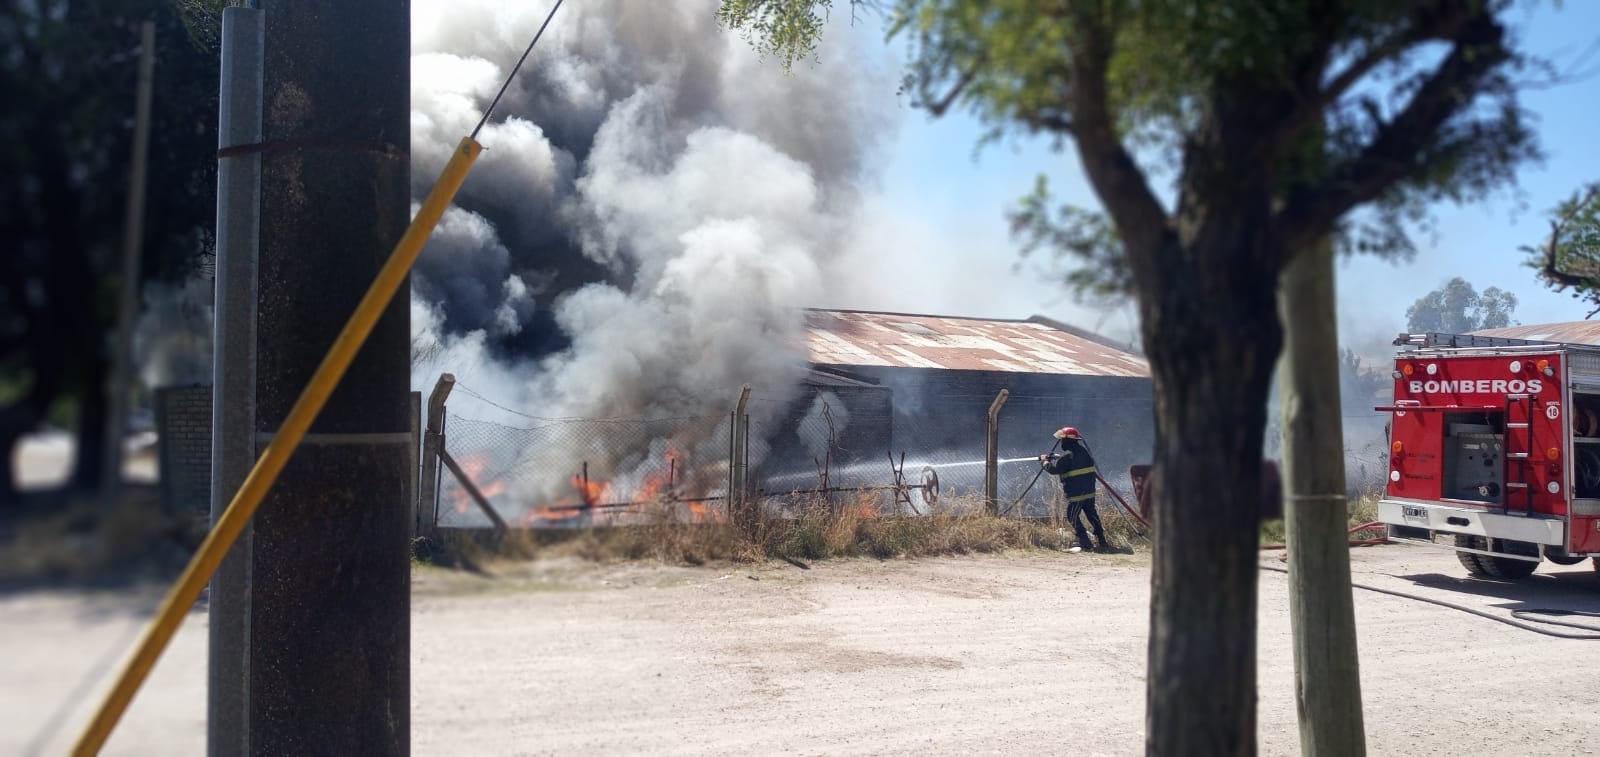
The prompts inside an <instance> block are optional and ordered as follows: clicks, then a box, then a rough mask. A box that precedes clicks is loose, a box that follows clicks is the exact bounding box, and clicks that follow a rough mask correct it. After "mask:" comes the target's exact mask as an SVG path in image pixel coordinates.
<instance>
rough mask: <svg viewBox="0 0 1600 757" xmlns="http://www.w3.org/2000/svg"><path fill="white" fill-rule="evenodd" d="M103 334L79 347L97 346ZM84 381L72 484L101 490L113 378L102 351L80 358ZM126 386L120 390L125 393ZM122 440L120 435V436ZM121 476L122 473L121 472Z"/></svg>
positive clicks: (90, 489) (95, 336)
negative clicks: (108, 388)
mask: <svg viewBox="0 0 1600 757" xmlns="http://www.w3.org/2000/svg"><path fill="white" fill-rule="evenodd" d="M102 336H103V334H102V333H94V335H93V336H92V337H90V338H89V339H87V340H85V341H84V342H80V344H94V345H97V346H98V343H99V341H100V340H101V338H102ZM80 361H81V364H80V366H79V367H80V369H81V373H80V374H79V375H80V376H81V377H82V378H81V379H80V383H79V385H78V398H79V399H78V434H77V435H78V444H77V454H76V455H75V456H74V459H73V462H72V485H73V486H74V487H76V488H77V489H79V490H82V491H98V490H99V489H100V487H101V486H102V485H104V484H106V483H107V482H105V481H101V480H100V478H101V475H102V471H101V467H102V465H103V463H104V461H105V454H106V448H105V442H104V440H105V434H106V416H107V415H108V414H109V413H108V412H107V410H108V407H107V400H108V399H109V397H108V396H107V387H106V381H107V379H108V378H109V377H110V370H109V366H107V365H106V359H105V354H104V352H103V351H98V350H94V351H90V352H88V353H87V354H85V355H84V356H83V357H81V358H80ZM126 388H127V387H117V391H124V390H126ZM118 438H119V440H120V438H121V436H120V434H119V436H118ZM118 473H119V474H120V473H121V471H118Z"/></svg>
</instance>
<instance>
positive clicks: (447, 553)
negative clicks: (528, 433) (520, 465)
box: [435, 494, 1146, 569]
mask: <svg viewBox="0 0 1600 757" xmlns="http://www.w3.org/2000/svg"><path fill="white" fill-rule="evenodd" d="M886 504H887V499H886V498H881V497H878V496H875V495H870V494H869V495H864V496H862V497H859V498H854V499H851V500H848V501H843V502H840V501H837V500H836V501H834V502H831V503H830V502H825V501H822V500H820V499H819V500H811V501H806V502H802V503H799V507H797V508H796V512H795V514H794V515H792V516H790V517H777V516H774V515H770V514H769V515H765V516H763V517H761V518H760V519H759V520H758V521H757V522H756V523H755V524H754V525H753V527H752V528H751V529H750V530H749V531H748V532H745V531H741V530H740V529H738V528H735V527H734V526H733V525H731V524H728V523H721V522H712V523H703V522H702V523H689V522H684V521H683V520H681V519H679V518H678V517H676V516H675V514H674V511H673V510H671V509H669V508H656V509H654V510H651V511H648V512H646V513H643V514H642V515H643V517H642V518H640V520H641V521H642V522H640V523H637V524H636V525H629V526H607V527H600V528H590V529H574V530H571V531H566V532H555V531H553V530H550V531H531V530H520V529H519V530H514V531H512V532H509V533H508V534H506V535H505V537H503V538H501V539H498V540H493V539H491V538H488V537H487V536H486V535H484V534H482V533H477V534H470V535H469V534H465V533H462V532H445V534H444V535H443V536H441V539H443V540H444V541H445V543H444V544H442V545H441V546H442V547H443V549H441V550H436V552H437V553H438V554H440V556H441V557H443V558H444V559H442V560H435V561H436V562H446V561H448V562H453V563H454V564H456V565H458V566H461V567H466V568H468V569H477V568H478V566H480V565H482V564H484V563H486V562H489V561H493V560H497V559H513V560H516V559H528V558H532V557H537V556H567V555H571V556H577V557H581V558H583V559H587V560H592V561H596V562H605V561H614V560H655V561H660V562H665V563H671V564H687V565H701V564H705V563H709V562H722V561H728V562H761V561H765V560H788V561H791V562H795V561H807V560H826V559H830V558H851V557H872V558H880V559H884V558H895V557H930V556H937V555H963V554H977V553H996V552H1004V551H1008V550H1037V549H1046V550H1066V549H1068V548H1069V547H1071V546H1072V545H1073V541H1074V536H1073V531H1072V528H1071V525H1070V524H1068V523H1067V522H1066V519H1065V518H1064V517H1054V518H1046V519H1027V520H1024V519H1018V518H1001V517H995V516H992V515H989V514H987V513H985V512H984V511H983V508H982V507H981V506H978V505H977V503H975V502H949V503H941V508H940V510H939V511H938V512H934V513H932V514H929V515H921V516H917V515H905V516H902V515H886V516H879V515H876V513H878V512H882V511H883V509H884V506H885V505H886ZM1100 512H1101V519H1102V522H1103V523H1104V525H1105V528H1106V532H1107V534H1108V535H1109V536H1110V538H1111V541H1112V543H1113V544H1116V545H1119V546H1121V547H1123V550H1124V551H1129V550H1131V549H1132V548H1133V547H1134V546H1136V545H1138V546H1142V545H1144V544H1145V543H1146V542H1145V541H1144V540H1143V538H1142V537H1141V536H1140V535H1138V534H1136V533H1134V532H1133V531H1132V529H1131V527H1130V522H1129V521H1128V520H1127V519H1126V518H1122V517H1118V515H1116V514H1115V513H1114V512H1112V511H1111V510H1110V508H1109V507H1102V508H1101V510H1100Z"/></svg>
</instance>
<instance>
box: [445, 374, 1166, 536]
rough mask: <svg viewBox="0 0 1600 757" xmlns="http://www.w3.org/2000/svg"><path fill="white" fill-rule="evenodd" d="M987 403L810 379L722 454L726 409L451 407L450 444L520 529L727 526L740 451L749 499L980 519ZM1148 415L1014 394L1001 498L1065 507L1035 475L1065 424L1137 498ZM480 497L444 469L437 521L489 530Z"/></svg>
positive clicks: (757, 397)
mask: <svg viewBox="0 0 1600 757" xmlns="http://www.w3.org/2000/svg"><path fill="white" fill-rule="evenodd" d="M994 399H995V397H994V396H993V395H988V394H981V395H980V394H977V393H970V394H941V395H940V396H939V397H938V404H937V406H936V407H929V406H925V405H924V404H923V403H903V404H901V405H899V406H897V405H896V404H895V403H894V402H892V401H891V395H890V392H889V391H887V390H885V389H884V388H883V387H880V386H877V385H873V384H866V383H861V382H848V381H839V382H834V383H828V382H826V381H822V382H817V383H813V384H808V385H806V386H805V387H803V388H802V390H801V391H800V392H799V394H798V395H797V396H796V395H788V396H770V395H762V394H753V395H752V396H750V397H749V399H748V401H747V403H746V406H745V412H746V417H747V418H748V421H747V422H748V424H749V426H748V428H749V431H748V438H747V444H746V447H745V449H740V450H735V449H733V448H732V447H731V440H732V439H733V438H734V435H733V420H734V418H733V414H732V413H731V412H730V413H729V414H727V415H721V416H697V417H682V418H658V419H543V420H541V419H534V418H531V417H530V418H528V419H527V420H528V421H529V422H528V423H527V424H525V425H512V424H509V423H506V422H503V421H504V420H505V419H504V418H501V419H500V420H499V421H487V420H482V419H474V418H469V417H464V416H462V415H459V414H457V413H455V412H447V413H446V416H445V425H444V429H443V436H444V440H445V443H444V450H445V451H446V453H447V454H448V456H449V457H451V458H452V459H453V460H454V462H455V463H456V465H457V467H458V468H459V469H460V470H461V472H462V473H463V474H465V476H466V477H467V478H468V479H469V480H471V481H472V482H473V484H474V485H475V487H476V488H477V490H478V493H479V494H481V495H482V497H483V499H485V500H486V501H488V502H489V504H490V506H491V507H493V508H494V510H495V511H496V512H497V513H498V514H499V515H500V517H501V518H503V519H504V520H505V522H506V523H507V524H508V525H510V526H513V527H516V526H539V527H560V526H573V527H582V526H590V525H606V524H619V523H627V522H631V519H635V518H640V517H645V515H646V511H647V510H648V511H649V512H648V517H651V518H658V517H660V516H661V514H662V511H663V509H665V510H666V511H667V512H670V513H672V514H673V515H675V516H676V517H680V518H683V519H686V520H691V521H692V520H711V519H724V518H726V517H727V495H728V486H729V481H730V477H729V473H730V468H732V467H734V466H736V465H737V464H738V462H739V461H740V460H743V461H745V462H747V464H748V473H747V474H746V475H745V477H744V481H745V485H746V487H747V488H746V490H747V492H748V496H751V497H753V498H754V499H755V500H756V501H757V502H759V503H760V504H761V506H762V507H763V508H764V509H765V510H766V511H767V512H769V513H771V514H774V515H779V516H782V515H794V514H796V513H797V512H798V511H799V509H800V508H802V507H808V506H817V505H818V504H819V503H820V504H825V505H827V506H831V507H835V508H840V507H850V508H855V509H856V510H857V511H858V512H859V513H860V514H862V515H895V514H899V515H928V514H930V513H932V512H935V511H938V512H955V513H960V512H974V511H977V510H980V509H982V508H983V506H984V484H985V446H986V440H987V435H988V410H989V406H990V404H991V403H992V402H993V401H994ZM1150 417H1151V403H1150V400H1149V399H1148V397H1144V398H1139V397H1135V398H1132V399H1130V398H1127V397H1111V396H1106V397H1100V396H1090V395H1085V396H1074V397H1070V398H1069V397H1059V396H1044V395H1012V396H1010V398H1009V399H1008V400H1007V402H1006V403H1005V405H1004V406H1003V408H1002V410H1001V412H1000V415H999V434H998V439H999V446H998V455H997V457H998V465H997V472H998V482H997V483H998V489H997V494H998V496H997V500H998V507H999V508H1000V509H1001V510H1002V512H1005V513H1007V514H1009V515H1013V516H1025V517H1050V516H1059V515H1061V514H1062V512H1063V509H1064V508H1063V507H1062V495H1061V488H1060V484H1059V482H1058V481H1056V480H1055V479H1054V477H1052V476H1048V475H1039V471H1040V465H1039V462H1038V455H1039V454H1041V453H1044V452H1048V451H1050V449H1051V445H1052V443H1053V442H1054V441H1055V440H1054V438H1053V437H1052V434H1053V432H1054V431H1055V430H1056V429H1058V428H1060V427H1061V426H1062V425H1068V424H1070V425H1075V426H1077V427H1078V428H1079V429H1080V430H1082V431H1083V433H1084V435H1085V436H1086V437H1087V438H1088V440H1089V443H1090V445H1091V449H1092V451H1093V452H1094V453H1095V455H1096V460H1097V463H1098V467H1099V469H1100V472H1101V475H1102V476H1104V477H1105V478H1106V480H1107V481H1109V482H1111V483H1112V485H1113V486H1116V487H1118V491H1119V492H1120V493H1121V494H1122V495H1123V496H1124V498H1125V499H1127V501H1128V502H1129V503H1130V504H1132V502H1133V492H1132V487H1131V485H1130V484H1129V481H1128V474H1127V469H1128V466H1129V465H1132V464H1134V463H1138V462H1146V461H1147V458H1148V457H1149V444H1150V441H1149V440H1150V431H1149V419H1150ZM1141 424H1143V427H1142V428H1141ZM1102 496H1106V494H1105V493H1104V492H1102ZM475 499H476V498H475V497H474V495H473V493H472V492H471V491H470V489H469V487H466V486H463V485H462V484H461V483H460V482H459V481H458V480H457V479H456V477H455V476H454V475H452V474H451V473H450V472H449V471H448V470H443V469H442V470H441V472H440V474H439V483H438V486H437V524H438V525H439V526H441V527H486V526H489V525H492V520H491V519H490V518H489V517H488V515H487V514H486V513H484V512H483V511H482V509H481V508H480V507H479V506H478V505H477V504H476V503H475ZM1106 505H1107V506H1110V503H1109V502H1108V503H1106Z"/></svg>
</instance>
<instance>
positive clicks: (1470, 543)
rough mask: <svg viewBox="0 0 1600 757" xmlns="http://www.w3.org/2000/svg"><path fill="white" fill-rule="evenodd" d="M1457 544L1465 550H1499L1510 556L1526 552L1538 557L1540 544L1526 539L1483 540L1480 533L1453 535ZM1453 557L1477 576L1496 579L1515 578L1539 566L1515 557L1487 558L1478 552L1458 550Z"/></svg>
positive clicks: (1528, 573)
mask: <svg viewBox="0 0 1600 757" xmlns="http://www.w3.org/2000/svg"><path fill="white" fill-rule="evenodd" d="M1456 546H1458V547H1465V548H1467V549H1486V550H1489V551H1490V552H1502V553H1505V554H1509V555H1527V556H1529V557H1537V556H1538V555H1539V546H1538V545H1536V544H1528V543H1527V542H1520V541H1508V540H1505V539H1485V538H1484V537H1482V536H1471V535H1468V534H1456ZM1456 559H1458V560H1460V561H1461V566H1462V567H1464V568H1466V569H1467V572H1468V573H1470V574H1472V575H1474V576H1477V577H1480V578H1498V579H1501V580H1506V581H1514V580H1516V579H1519V578H1527V577H1528V576H1531V575H1533V571H1534V569H1536V568H1538V567H1539V564H1538V563H1536V562H1529V561H1527V560H1518V559H1515V558H1511V557H1490V556H1488V555H1477V554H1473V553H1471V552H1457V553H1456Z"/></svg>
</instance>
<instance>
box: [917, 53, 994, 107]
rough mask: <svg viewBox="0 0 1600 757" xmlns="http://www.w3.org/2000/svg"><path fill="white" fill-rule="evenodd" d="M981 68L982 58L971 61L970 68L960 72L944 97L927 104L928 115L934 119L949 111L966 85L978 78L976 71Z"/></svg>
mask: <svg viewBox="0 0 1600 757" xmlns="http://www.w3.org/2000/svg"><path fill="white" fill-rule="evenodd" d="M982 67H983V58H982V57H979V58H978V59H977V60H976V61H973V63H972V67H971V68H968V69H967V70H965V71H962V72H961V76H959V77H957V78H956V83H955V84H952V85H950V91H949V92H946V93H945V94H944V97H941V98H939V99H938V100H935V101H934V102H931V103H928V105H927V108H928V113H929V114H931V115H933V116H934V117H935V118H937V117H939V116H942V115H944V114H945V111H947V110H949V109H950V106H951V105H954V104H955V102H956V98H958V97H960V96H961V93H962V92H965V91H966V89H967V85H969V84H971V83H972V80H973V79H976V78H978V69H980V68H982Z"/></svg>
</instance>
